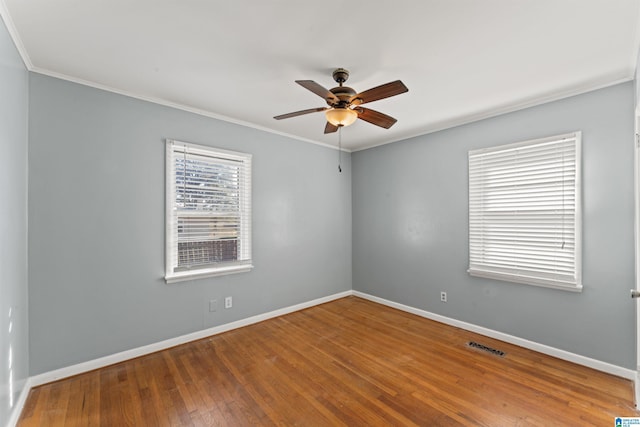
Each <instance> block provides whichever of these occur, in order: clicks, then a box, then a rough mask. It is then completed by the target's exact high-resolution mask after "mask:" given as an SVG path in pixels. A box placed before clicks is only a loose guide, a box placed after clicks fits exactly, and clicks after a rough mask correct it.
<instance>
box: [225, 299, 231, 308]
mask: <svg viewBox="0 0 640 427" xmlns="http://www.w3.org/2000/svg"><path fill="white" fill-rule="evenodd" d="M231 307H233V299H232V298H231V297H226V298H225V299H224V308H231Z"/></svg>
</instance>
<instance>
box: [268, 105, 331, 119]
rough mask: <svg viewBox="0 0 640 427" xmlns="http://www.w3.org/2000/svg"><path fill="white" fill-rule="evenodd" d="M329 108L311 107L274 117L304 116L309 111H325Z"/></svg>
mask: <svg viewBox="0 0 640 427" xmlns="http://www.w3.org/2000/svg"><path fill="white" fill-rule="evenodd" d="M328 109H329V107H318V108H309V109H308V110H300V111H295V112H293V113H288V114H281V115H279V116H275V117H274V119H276V120H282V119H288V118H289V117H296V116H302V115H303V114H309V113H317V112H318V111H324V110H328Z"/></svg>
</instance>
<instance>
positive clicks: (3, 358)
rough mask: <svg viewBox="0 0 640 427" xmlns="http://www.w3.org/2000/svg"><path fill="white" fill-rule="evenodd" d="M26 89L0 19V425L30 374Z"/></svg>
mask: <svg viewBox="0 0 640 427" xmlns="http://www.w3.org/2000/svg"><path fill="white" fill-rule="evenodd" d="M28 89H29V86H28V73H27V69H26V68H25V66H24V64H23V63H22V59H21V58H20V55H19V54H18V52H17V50H16V48H15V46H14V44H13V41H12V40H11V37H10V36H9V33H8V32H7V28H6V26H5V25H4V22H3V21H2V20H1V19H0V151H1V152H2V154H0V201H1V202H0V425H5V424H6V423H7V421H8V419H9V417H10V416H11V413H12V411H13V408H15V404H16V400H17V398H18V396H19V394H20V392H21V391H22V389H23V388H24V385H25V381H26V378H27V377H28V374H29V372H28V369H29V366H28V364H29V350H28V343H29V341H28V321H27V318H28V312H27V291H28V290H27V121H28V104H27V102H28ZM10 352H11V355H12V366H11V369H9V353H10ZM10 390H12V391H13V393H12V394H13V395H12V396H10V395H9V393H10ZM12 403H13V405H12Z"/></svg>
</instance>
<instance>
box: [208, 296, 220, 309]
mask: <svg viewBox="0 0 640 427" xmlns="http://www.w3.org/2000/svg"><path fill="white" fill-rule="evenodd" d="M216 310H218V300H217V299H212V300H209V311H216Z"/></svg>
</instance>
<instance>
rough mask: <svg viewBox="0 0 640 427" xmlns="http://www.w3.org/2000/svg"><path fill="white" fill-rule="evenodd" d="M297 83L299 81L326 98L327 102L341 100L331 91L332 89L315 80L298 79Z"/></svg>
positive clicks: (301, 84) (306, 87)
mask: <svg viewBox="0 0 640 427" xmlns="http://www.w3.org/2000/svg"><path fill="white" fill-rule="evenodd" d="M296 83H298V84H299V85H300V86H302V87H303V88H305V89H307V90H310V91H311V92H313V93H315V94H316V95H318V96H319V97H320V98H322V99H324V100H325V101H327V102H330V103H332V104H334V103H337V102H338V101H340V100H339V99H338V97H337V96H335V95H334V94H333V93H331V91H329V89H327V88H325V87H324V86H321V85H319V84H318V83H316V82H314V81H313V80H296Z"/></svg>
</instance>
